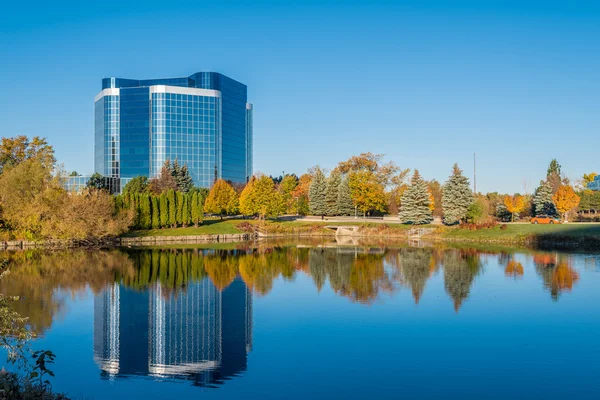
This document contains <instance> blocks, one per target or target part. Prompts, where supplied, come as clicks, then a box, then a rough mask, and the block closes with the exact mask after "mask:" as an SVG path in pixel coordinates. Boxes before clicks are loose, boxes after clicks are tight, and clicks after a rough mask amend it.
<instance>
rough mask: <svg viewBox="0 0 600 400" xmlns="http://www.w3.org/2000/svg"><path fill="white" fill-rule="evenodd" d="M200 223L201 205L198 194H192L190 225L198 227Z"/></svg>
mask: <svg viewBox="0 0 600 400" xmlns="http://www.w3.org/2000/svg"><path fill="white" fill-rule="evenodd" d="M201 221H202V204H201V203H200V198H199V196H198V192H194V194H192V223H193V224H194V226H195V227H198V224H199V223H200V222H201Z"/></svg>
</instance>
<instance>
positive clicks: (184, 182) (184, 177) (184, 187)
mask: <svg viewBox="0 0 600 400" xmlns="http://www.w3.org/2000/svg"><path fill="white" fill-rule="evenodd" d="M176 180H177V187H179V190H180V191H182V192H183V193H188V192H189V191H190V190H192V188H193V187H194V180H193V179H192V176H191V175H190V170H189V169H188V167H187V165H184V166H183V167H181V168H180V169H179V174H178V175H177V178H176Z"/></svg>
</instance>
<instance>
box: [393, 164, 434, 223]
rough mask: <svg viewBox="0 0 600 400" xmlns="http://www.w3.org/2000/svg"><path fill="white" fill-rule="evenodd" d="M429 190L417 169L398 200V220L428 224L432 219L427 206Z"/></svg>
mask: <svg viewBox="0 0 600 400" xmlns="http://www.w3.org/2000/svg"><path fill="white" fill-rule="evenodd" d="M429 201H430V199H429V191H428V190H427V182H425V181H424V180H423V178H421V175H419V171H417V170H415V173H414V174H413V176H412V179H411V180H410V186H409V187H408V188H407V189H406V190H405V191H404V193H403V194H402V199H401V200H400V213H399V217H400V220H401V221H402V222H404V223H411V224H428V223H430V222H431V221H433V212H432V211H431V208H430V207H429Z"/></svg>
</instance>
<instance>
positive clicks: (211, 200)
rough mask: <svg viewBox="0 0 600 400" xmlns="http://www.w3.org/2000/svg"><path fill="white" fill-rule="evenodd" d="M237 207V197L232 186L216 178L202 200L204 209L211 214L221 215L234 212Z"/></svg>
mask: <svg viewBox="0 0 600 400" xmlns="http://www.w3.org/2000/svg"><path fill="white" fill-rule="evenodd" d="M238 208H239V198H238V195H237V193H236V192H235V190H234V189H233V187H232V186H231V185H230V184H229V183H227V182H226V181H224V180H223V179H218V180H217V181H216V182H215V184H214V185H213V187H212V188H211V189H210V192H209V193H208V197H207V198H206V200H205V201H204V211H205V212H208V213H212V214H219V216H220V217H221V219H223V215H227V214H235V213H236V212H237V211H238Z"/></svg>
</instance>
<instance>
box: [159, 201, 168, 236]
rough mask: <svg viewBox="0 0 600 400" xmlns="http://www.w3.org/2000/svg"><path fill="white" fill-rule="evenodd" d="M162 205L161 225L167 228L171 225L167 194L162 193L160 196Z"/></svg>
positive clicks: (160, 204)
mask: <svg viewBox="0 0 600 400" xmlns="http://www.w3.org/2000/svg"><path fill="white" fill-rule="evenodd" d="M159 206H160V211H159V212H160V227H161V228H166V227H167V226H169V201H168V200H167V194H166V193H161V195H160V197H159Z"/></svg>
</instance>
